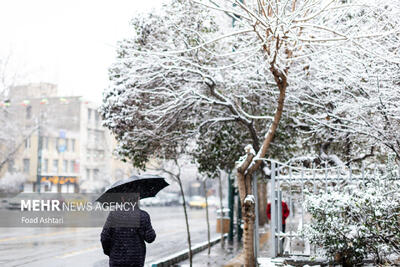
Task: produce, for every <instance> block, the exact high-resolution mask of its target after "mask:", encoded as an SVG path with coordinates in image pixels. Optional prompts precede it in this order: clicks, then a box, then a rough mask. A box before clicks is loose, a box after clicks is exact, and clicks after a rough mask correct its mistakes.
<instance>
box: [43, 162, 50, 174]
mask: <svg viewBox="0 0 400 267" xmlns="http://www.w3.org/2000/svg"><path fill="white" fill-rule="evenodd" d="M42 171H43V172H49V160H48V159H45V160H44V161H43V168H42Z"/></svg>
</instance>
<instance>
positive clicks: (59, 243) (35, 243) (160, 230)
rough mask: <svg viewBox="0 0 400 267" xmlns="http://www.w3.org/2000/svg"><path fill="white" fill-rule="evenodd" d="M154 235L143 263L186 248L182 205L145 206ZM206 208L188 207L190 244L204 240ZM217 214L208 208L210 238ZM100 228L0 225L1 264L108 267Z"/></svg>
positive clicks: (213, 234)
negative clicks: (190, 208)
mask: <svg viewBox="0 0 400 267" xmlns="http://www.w3.org/2000/svg"><path fill="white" fill-rule="evenodd" d="M143 209H144V210H146V211H147V212H148V213H149V214H150V217H151V220H152V224H153V228H154V230H155V231H156V233H157V238H156V240H155V241H154V243H152V244H147V253H146V263H149V262H152V261H155V260H157V259H160V258H163V257H166V256H168V255H171V254H173V253H176V252H178V251H181V250H183V249H186V248H187V236H186V226H185V220H184V214H183V211H182V207H181V206H175V207H145V208H143ZM205 218H206V215H205V210H204V209H202V210H189V223H190V227H191V229H190V230H191V237H192V244H197V243H201V242H204V241H207V224H206V220H205ZM215 224H216V214H215V209H214V208H210V227H211V237H215V236H216V235H217V234H216V232H215ZM100 232H101V228H63V229H60V228H1V230H0V266H33V267H45V266H51V267H61V266H96V267H101V266H108V257H107V256H105V255H104V254H103V251H102V248H101V244H100Z"/></svg>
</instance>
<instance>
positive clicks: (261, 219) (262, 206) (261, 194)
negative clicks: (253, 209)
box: [258, 181, 267, 226]
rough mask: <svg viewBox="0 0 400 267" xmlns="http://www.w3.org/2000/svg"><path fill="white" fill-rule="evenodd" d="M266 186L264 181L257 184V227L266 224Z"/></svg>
mask: <svg viewBox="0 0 400 267" xmlns="http://www.w3.org/2000/svg"><path fill="white" fill-rule="evenodd" d="M266 210H267V184H266V183H265V182H264V181H261V182H259V184H258V225H259V226H264V224H266V223H267V213H266Z"/></svg>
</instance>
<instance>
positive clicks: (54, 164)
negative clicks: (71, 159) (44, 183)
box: [53, 159, 58, 173]
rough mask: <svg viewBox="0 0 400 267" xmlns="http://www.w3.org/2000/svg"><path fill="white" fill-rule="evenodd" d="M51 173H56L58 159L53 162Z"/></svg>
mask: <svg viewBox="0 0 400 267" xmlns="http://www.w3.org/2000/svg"><path fill="white" fill-rule="evenodd" d="M53 172H54V173H58V159H55V160H53Z"/></svg>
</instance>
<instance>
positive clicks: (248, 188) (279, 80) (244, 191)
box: [237, 40, 287, 267]
mask: <svg viewBox="0 0 400 267" xmlns="http://www.w3.org/2000/svg"><path fill="white" fill-rule="evenodd" d="M278 43H279V40H277V46H278ZM270 71H271V73H272V74H273V76H274V79H275V82H276V85H277V86H278V89H279V97H278V106H277V109H276V112H275V115H274V120H273V122H272V124H271V126H270V127H269V131H268V132H267V134H266V136H265V139H264V141H263V144H262V146H261V148H260V151H258V157H259V158H263V157H264V156H265V155H266V153H267V151H268V148H269V146H270V144H271V142H272V140H273V138H274V135H275V132H276V129H277V128H278V125H279V122H280V120H281V117H282V113H283V106H284V102H285V96H286V87H287V78H286V74H287V70H286V71H285V73H282V72H281V71H280V70H278V69H277V68H276V67H275V62H272V63H271V67H270ZM255 153H256V152H255V151H254V150H253V148H252V147H251V146H250V147H249V146H247V147H246V154H247V156H246V159H245V160H244V161H243V162H241V163H240V164H239V166H238V168H237V177H238V188H239V195H240V200H241V204H242V213H243V220H244V229H243V236H244V238H243V250H244V253H245V267H253V266H255V262H256V259H255V258H254V243H253V239H254V237H253V234H254V219H255V212H254V208H255V203H254V202H253V201H251V198H249V199H246V197H247V196H249V195H252V175H253V173H254V172H255V171H256V170H257V169H258V168H259V167H260V165H261V163H262V160H256V161H254V162H253V158H254V157H255ZM252 163H253V164H252ZM245 200H246V201H245Z"/></svg>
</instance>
